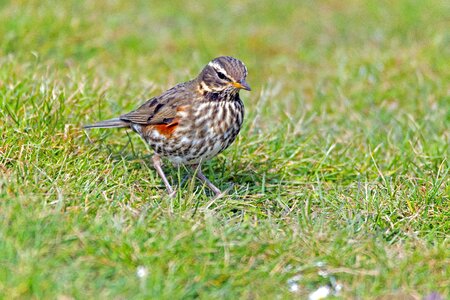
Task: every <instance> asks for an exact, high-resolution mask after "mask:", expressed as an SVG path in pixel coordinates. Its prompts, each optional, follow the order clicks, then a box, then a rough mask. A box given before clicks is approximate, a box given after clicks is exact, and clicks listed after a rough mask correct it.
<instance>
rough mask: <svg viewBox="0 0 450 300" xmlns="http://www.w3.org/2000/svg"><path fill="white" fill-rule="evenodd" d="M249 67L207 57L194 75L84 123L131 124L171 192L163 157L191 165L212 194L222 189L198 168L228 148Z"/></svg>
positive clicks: (238, 124)
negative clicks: (121, 110)
mask: <svg viewBox="0 0 450 300" xmlns="http://www.w3.org/2000/svg"><path fill="white" fill-rule="evenodd" d="M247 74H248V71H247V67H246V66H245V64H244V63H243V62H242V61H241V60H239V59H237V58H234V57H231V56H220V57H217V58H214V59H213V60H211V61H210V62H209V63H208V64H207V65H206V66H205V67H204V68H203V69H202V71H201V72H200V74H199V75H198V76H197V77H196V78H195V79H193V80H190V81H187V82H183V83H179V84H177V85H175V86H174V87H172V88H170V89H168V90H167V91H165V92H163V93H162V94H161V95H159V96H156V97H153V98H150V99H149V100H147V101H146V102H145V103H144V104H142V105H141V106H139V107H138V108H137V109H136V110H133V111H131V112H129V113H126V114H123V115H121V116H119V117H118V118H113V119H109V120H105V121H100V122H98V123H94V124H91V125H85V126H84V128H85V129H91V128H129V129H131V130H133V131H135V132H136V133H138V134H139V135H140V136H141V137H142V139H143V140H144V141H145V142H146V143H148V145H149V146H150V148H151V149H153V152H154V153H153V155H152V158H151V160H152V163H153V166H154V168H155V170H156V171H157V173H158V174H159V176H160V177H161V179H162V181H163V183H164V185H165V188H166V190H167V193H168V194H169V196H170V197H174V196H175V195H176V190H174V188H173V187H172V186H171V185H170V183H169V181H168V180H167V177H166V175H165V173H164V171H163V168H162V166H163V164H162V159H167V160H168V161H170V162H171V163H172V164H173V165H174V166H181V165H184V166H186V167H189V168H191V169H192V170H193V171H194V173H195V175H196V177H197V178H198V179H199V180H200V181H201V182H202V183H203V184H205V185H206V186H207V187H208V188H209V189H210V190H211V191H212V192H213V193H214V194H215V197H221V196H222V195H223V194H224V193H222V192H221V190H220V189H219V188H217V187H216V186H215V185H214V184H213V183H212V182H211V181H210V180H209V179H208V178H207V177H206V176H205V175H204V174H203V172H202V169H201V165H202V163H204V162H205V161H208V160H210V159H211V158H213V157H215V156H216V155H217V154H219V153H221V152H222V151H223V150H225V149H226V148H228V146H230V145H231V144H232V143H233V142H234V140H235V139H236V137H237V135H238V134H239V131H240V129H241V127H242V124H243V121H244V103H243V102H242V100H241V98H240V97H239V92H240V90H247V91H250V90H251V88H250V85H249V84H248V83H247V81H246V78H247Z"/></svg>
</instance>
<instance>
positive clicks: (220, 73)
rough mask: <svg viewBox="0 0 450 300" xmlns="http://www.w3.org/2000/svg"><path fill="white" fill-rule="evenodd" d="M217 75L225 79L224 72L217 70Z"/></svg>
mask: <svg viewBox="0 0 450 300" xmlns="http://www.w3.org/2000/svg"><path fill="white" fill-rule="evenodd" d="M217 76H219V78H220V79H227V77H226V76H225V74H223V73H222V72H217Z"/></svg>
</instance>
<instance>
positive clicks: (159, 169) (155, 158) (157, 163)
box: [152, 154, 176, 197]
mask: <svg viewBox="0 0 450 300" xmlns="http://www.w3.org/2000/svg"><path fill="white" fill-rule="evenodd" d="M152 161H153V166H154V167H155V169H156V172H158V174H159V176H160V177H161V179H162V181H163V182H164V185H165V186H166V190H167V193H168V194H169V197H173V196H175V194H176V191H174V189H173V188H172V186H171V185H170V183H169V181H168V180H167V178H166V174H164V171H163V169H162V167H161V166H162V163H161V158H160V157H159V155H157V154H155V155H153V156H152Z"/></svg>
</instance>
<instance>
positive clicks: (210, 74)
mask: <svg viewBox="0 0 450 300" xmlns="http://www.w3.org/2000/svg"><path fill="white" fill-rule="evenodd" d="M246 77H247V67H246V66H245V65H244V63H243V62H242V61H240V60H239V59H236V58H234V57H231V56H220V57H217V58H215V59H213V60H212V61H210V62H209V63H208V64H207V65H206V66H205V67H204V68H203V70H202V72H201V73H200V75H198V78H197V80H198V83H199V89H200V90H201V91H204V92H211V93H220V92H224V91H229V92H230V93H233V94H234V93H237V92H238V91H239V90H240V89H244V90H247V91H250V90H251V89H250V86H249V85H248V83H247V82H246V81H245V78H246Z"/></svg>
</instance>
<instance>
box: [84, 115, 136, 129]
mask: <svg viewBox="0 0 450 300" xmlns="http://www.w3.org/2000/svg"><path fill="white" fill-rule="evenodd" d="M115 127H116V128H120V127H130V123H129V122H126V121H122V120H121V119H119V118H115V119H110V120H106V121H100V122H98V123H95V124H90V125H85V126H83V128H85V129H90V128H115Z"/></svg>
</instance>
